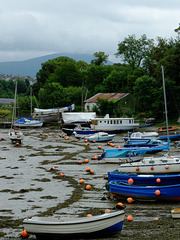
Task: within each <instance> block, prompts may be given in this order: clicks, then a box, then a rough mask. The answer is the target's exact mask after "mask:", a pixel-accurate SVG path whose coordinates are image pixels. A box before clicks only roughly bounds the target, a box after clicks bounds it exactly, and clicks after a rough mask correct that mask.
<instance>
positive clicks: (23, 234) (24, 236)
mask: <svg viewBox="0 0 180 240" xmlns="http://www.w3.org/2000/svg"><path fill="white" fill-rule="evenodd" d="M21 236H22V237H23V238H27V237H28V236H29V234H28V233H27V232H26V230H23V231H22V232H21Z"/></svg>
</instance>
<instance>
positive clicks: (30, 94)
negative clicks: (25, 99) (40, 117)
mask: <svg viewBox="0 0 180 240" xmlns="http://www.w3.org/2000/svg"><path fill="white" fill-rule="evenodd" d="M30 98H31V117H32V87H30Z"/></svg>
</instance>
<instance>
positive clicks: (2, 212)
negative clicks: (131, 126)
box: [0, 128, 180, 239]
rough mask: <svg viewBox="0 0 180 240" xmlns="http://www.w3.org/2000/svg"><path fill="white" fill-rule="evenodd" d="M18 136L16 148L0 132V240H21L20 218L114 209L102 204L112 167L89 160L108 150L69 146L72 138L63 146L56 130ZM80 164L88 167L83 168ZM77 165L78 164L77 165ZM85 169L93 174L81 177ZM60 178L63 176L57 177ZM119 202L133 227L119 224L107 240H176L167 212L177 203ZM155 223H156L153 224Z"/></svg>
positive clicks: (177, 224)
mask: <svg viewBox="0 0 180 240" xmlns="http://www.w3.org/2000/svg"><path fill="white" fill-rule="evenodd" d="M150 131H154V130H153V129H151V130H150ZM23 132H24V135H25V136H24V140H23V142H22V144H21V145H20V146H16V145H14V144H12V143H11V142H10V140H9V139H8V137H7V135H8V130H7V129H0V138H2V137H3V138H4V140H3V141H0V233H1V235H3V234H5V236H2V237H1V239H21V238H20V233H21V231H22V230H23V227H22V220H23V219H24V218H30V217H32V216H35V215H39V214H41V215H45V216H50V215H53V216H55V217H56V216H61V215H63V216H68V217H69V216H72V215H73V216H80V215H86V214H87V213H92V212H97V213H98V212H103V211H105V209H113V208H114V207H115V206H116V203H117V200H116V199H114V200H110V199H108V198H107V194H106V189H105V183H106V179H105V176H106V175H107V172H108V171H113V170H115V169H116V168H117V166H118V164H105V163H103V162H102V161H98V160H92V158H93V157H94V156H98V155H99V154H101V153H102V151H103V149H108V148H110V146H108V145H107V143H90V144H89V145H86V143H85V142H84V140H78V142H75V138H74V137H73V136H70V138H69V139H68V140H65V138H63V137H60V136H59V135H60V134H62V132H61V131H60V130H58V129H53V130H52V129H49V128H42V129H31V130H29V129H27V130H23ZM41 132H42V135H40V133H41ZM49 133H50V135H49ZM122 136H123V134H121V135H117V136H116V137H115V138H114V140H113V141H114V144H115V147H117V146H118V145H120V146H122V145H123V141H122ZM56 138H57V140H55V139H56ZM99 145H101V147H102V148H101V149H99V148H98V147H99ZM164 153H165V152H163V153H158V154H156V155H157V156H158V155H163V154H164ZM171 154H174V155H178V154H180V149H177V148H174V147H173V143H172V144H171ZM85 159H88V160H89V163H85V162H84V160H85ZM79 160H82V162H83V163H82V164H79V163H78V162H79ZM52 167H55V170H52V169H51V168H52ZM87 167H90V169H91V170H94V172H95V174H90V173H89V172H87V171H86V168H87ZM61 172H62V173H63V174H64V176H63V177H58V175H59V174H60V173H61ZM81 178H83V179H84V180H85V184H84V185H81V184H80V183H79V180H80V179H81ZM87 184H90V185H91V186H92V190H90V191H88V190H85V185H87ZM122 202H123V203H125V204H126V206H127V208H126V216H127V215H129V214H132V216H133V222H128V221H127V220H126V219H125V221H124V225H123V230H122V232H121V233H120V234H119V235H118V236H115V237H112V239H119V238H121V239H129V238H130V237H132V236H134V237H133V239H143V237H146V238H144V239H170V238H167V237H168V233H169V234H170V235H169V236H172V234H173V233H174V235H173V236H174V238H173V239H180V237H179V238H176V235H177V236H178V234H179V232H180V231H179V230H178V229H180V221H179V220H177V221H176V220H175V221H174V220H172V219H171V215H170V210H171V209H172V208H180V203H170V204H168V203H163V204H159V203H154V202H152V203H146V202H145V203H142V202H141V203H138V202H134V203H133V204H127V203H126V201H125V200H123V201H122ZM155 217H158V218H159V221H154V219H155ZM167 228H168V229H169V230H168V233H166V231H167ZM158 233H159V234H158ZM1 235H0V236H1ZM157 236H158V238H157ZM160 236H162V238H160ZM163 236H164V238H163ZM29 239H34V236H31V237H30V238H29ZM171 239H172V238H171Z"/></svg>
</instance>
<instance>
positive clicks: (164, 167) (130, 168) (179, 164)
mask: <svg viewBox="0 0 180 240" xmlns="http://www.w3.org/2000/svg"><path fill="white" fill-rule="evenodd" d="M118 171H119V172H128V173H133V172H137V173H143V174H150V173H151V174H172V173H179V172H180V157H170V156H167V157H166V156H163V157H144V158H143V160H141V161H139V162H132V163H124V164H121V165H119V167H118Z"/></svg>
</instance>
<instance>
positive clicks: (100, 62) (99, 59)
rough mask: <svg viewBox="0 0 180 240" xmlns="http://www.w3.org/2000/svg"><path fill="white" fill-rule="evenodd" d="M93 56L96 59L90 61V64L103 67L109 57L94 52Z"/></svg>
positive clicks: (102, 53)
mask: <svg viewBox="0 0 180 240" xmlns="http://www.w3.org/2000/svg"><path fill="white" fill-rule="evenodd" d="M93 55H94V56H95V57H96V59H94V60H92V61H91V64H92V65H96V66H102V65H104V64H105V63H106V62H107V60H108V57H109V55H106V54H105V53H104V52H95V53H94V54H93Z"/></svg>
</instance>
